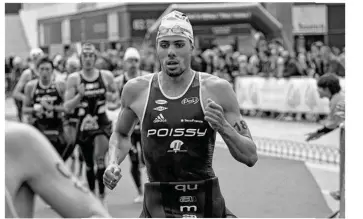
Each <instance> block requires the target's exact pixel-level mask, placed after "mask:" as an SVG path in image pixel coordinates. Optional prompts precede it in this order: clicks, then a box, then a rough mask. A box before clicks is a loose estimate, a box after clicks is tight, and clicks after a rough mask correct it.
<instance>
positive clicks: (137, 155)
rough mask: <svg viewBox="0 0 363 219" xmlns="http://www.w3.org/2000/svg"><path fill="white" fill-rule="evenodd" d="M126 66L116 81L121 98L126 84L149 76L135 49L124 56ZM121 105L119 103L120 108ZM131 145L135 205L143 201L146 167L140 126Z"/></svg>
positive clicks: (133, 134) (127, 51)
mask: <svg viewBox="0 0 363 219" xmlns="http://www.w3.org/2000/svg"><path fill="white" fill-rule="evenodd" d="M124 65H125V71H124V73H123V74H121V75H120V76H118V77H117V78H116V79H115V81H116V85H117V88H118V89H119V91H120V96H121V95H122V90H123V88H124V86H125V84H126V83H127V82H128V81H129V80H131V79H133V78H136V77H139V76H142V75H147V74H148V72H145V71H141V70H140V54H139V52H138V51H137V50H136V49H135V48H132V47H130V48H128V49H127V50H126V52H125V55H124ZM120 105H121V103H120V102H119V105H118V107H120ZM131 144H132V147H131V149H130V151H129V156H130V160H131V175H132V178H133V180H134V182H135V185H136V188H137V192H138V196H137V197H136V198H135V199H134V202H135V203H141V202H142V201H143V197H144V194H143V183H142V181H141V166H144V165H145V163H144V159H143V153H142V146H141V133H140V124H139V123H138V124H137V125H136V126H135V129H134V131H133V133H132V134H131Z"/></svg>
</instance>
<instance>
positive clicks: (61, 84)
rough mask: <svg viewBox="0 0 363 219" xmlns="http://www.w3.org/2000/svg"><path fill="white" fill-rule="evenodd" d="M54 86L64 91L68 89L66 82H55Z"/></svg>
mask: <svg viewBox="0 0 363 219" xmlns="http://www.w3.org/2000/svg"><path fill="white" fill-rule="evenodd" d="M54 84H55V85H56V86H57V87H59V88H61V89H64V88H65V87H66V81H64V80H55V81H54Z"/></svg>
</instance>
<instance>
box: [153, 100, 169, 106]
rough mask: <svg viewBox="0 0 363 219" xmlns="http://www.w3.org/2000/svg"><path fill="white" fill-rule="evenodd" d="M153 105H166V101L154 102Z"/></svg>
mask: <svg viewBox="0 0 363 219" xmlns="http://www.w3.org/2000/svg"><path fill="white" fill-rule="evenodd" d="M155 103H156V104H159V105H164V104H167V103H168V101H166V100H156V101H155Z"/></svg>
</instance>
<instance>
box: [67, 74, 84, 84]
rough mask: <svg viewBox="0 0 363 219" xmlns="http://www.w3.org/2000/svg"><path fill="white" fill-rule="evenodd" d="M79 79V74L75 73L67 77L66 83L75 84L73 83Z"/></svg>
mask: <svg viewBox="0 0 363 219" xmlns="http://www.w3.org/2000/svg"><path fill="white" fill-rule="evenodd" d="M80 77H81V72H79V71H76V72H73V73H71V74H70V75H68V77H67V81H68V82H73V83H75V81H78V80H79V79H80Z"/></svg>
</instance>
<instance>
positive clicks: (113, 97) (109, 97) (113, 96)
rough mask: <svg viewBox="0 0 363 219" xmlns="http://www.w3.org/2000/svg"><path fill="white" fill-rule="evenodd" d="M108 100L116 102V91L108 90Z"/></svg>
mask: <svg viewBox="0 0 363 219" xmlns="http://www.w3.org/2000/svg"><path fill="white" fill-rule="evenodd" d="M106 100H107V101H108V102H114V101H115V100H116V98H115V95H114V93H112V92H110V91H107V92H106Z"/></svg>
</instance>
